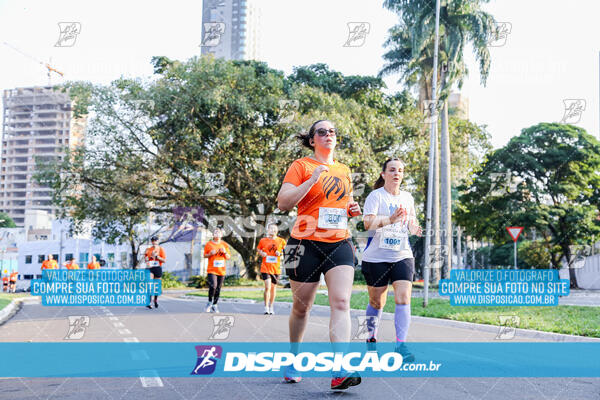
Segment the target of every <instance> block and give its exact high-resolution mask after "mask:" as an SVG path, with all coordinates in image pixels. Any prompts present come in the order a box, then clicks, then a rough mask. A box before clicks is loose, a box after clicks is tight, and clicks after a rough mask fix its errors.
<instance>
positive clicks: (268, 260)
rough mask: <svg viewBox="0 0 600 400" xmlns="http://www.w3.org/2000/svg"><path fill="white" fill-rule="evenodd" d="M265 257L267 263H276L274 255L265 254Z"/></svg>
mask: <svg viewBox="0 0 600 400" xmlns="http://www.w3.org/2000/svg"><path fill="white" fill-rule="evenodd" d="M265 258H266V260H265V261H266V262H268V263H276V262H277V257H276V256H267V257H265Z"/></svg>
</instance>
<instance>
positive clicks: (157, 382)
mask: <svg viewBox="0 0 600 400" xmlns="http://www.w3.org/2000/svg"><path fill="white" fill-rule="evenodd" d="M140 381H141V382H142V386H143V387H162V386H164V385H163V383H162V380H161V379H160V377H159V376H158V372H156V370H145V371H140Z"/></svg>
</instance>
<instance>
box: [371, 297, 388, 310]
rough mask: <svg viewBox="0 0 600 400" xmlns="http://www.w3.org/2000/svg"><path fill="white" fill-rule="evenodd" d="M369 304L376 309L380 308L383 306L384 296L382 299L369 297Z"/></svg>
mask: <svg viewBox="0 0 600 400" xmlns="http://www.w3.org/2000/svg"><path fill="white" fill-rule="evenodd" d="M369 304H370V305H371V307H373V308H374V309H376V310H380V309H382V308H383V307H385V298H383V299H379V298H377V299H369Z"/></svg>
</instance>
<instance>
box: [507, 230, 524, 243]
mask: <svg viewBox="0 0 600 400" xmlns="http://www.w3.org/2000/svg"><path fill="white" fill-rule="evenodd" d="M506 230H507V231H508V234H509V235H510V237H511V238H513V241H515V242H516V241H517V239H518V238H519V235H520V234H521V232H523V227H522V226H507V227H506Z"/></svg>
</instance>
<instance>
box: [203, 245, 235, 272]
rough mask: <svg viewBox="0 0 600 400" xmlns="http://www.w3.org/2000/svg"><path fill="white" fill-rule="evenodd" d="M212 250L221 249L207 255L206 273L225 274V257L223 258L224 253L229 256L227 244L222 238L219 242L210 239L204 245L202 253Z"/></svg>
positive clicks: (205, 253)
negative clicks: (216, 252)
mask: <svg viewBox="0 0 600 400" xmlns="http://www.w3.org/2000/svg"><path fill="white" fill-rule="evenodd" d="M213 250H217V251H219V250H221V252H220V253H218V254H214V255H212V256H210V257H208V268H207V269H206V273H207V274H215V275H219V276H225V263H226V260H227V259H226V258H225V255H224V253H227V254H228V255H229V256H231V253H230V251H229V245H228V244H227V243H225V242H224V241H222V240H221V241H220V242H219V243H215V242H213V241H212V240H210V241H209V242H208V243H206V245H205V246H204V255H207V254H208V253H210V252H211V251H213Z"/></svg>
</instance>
